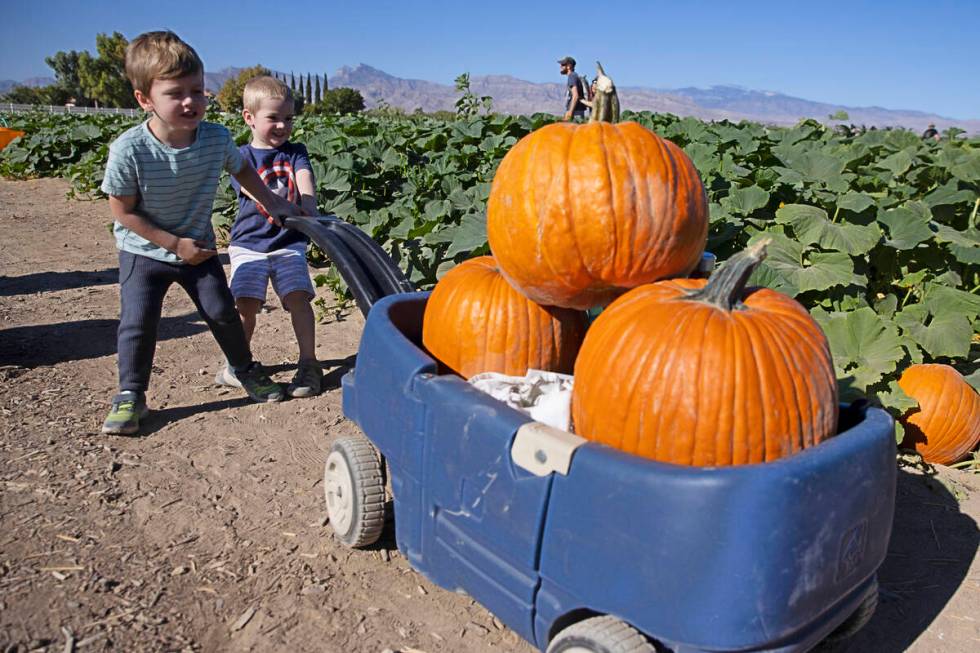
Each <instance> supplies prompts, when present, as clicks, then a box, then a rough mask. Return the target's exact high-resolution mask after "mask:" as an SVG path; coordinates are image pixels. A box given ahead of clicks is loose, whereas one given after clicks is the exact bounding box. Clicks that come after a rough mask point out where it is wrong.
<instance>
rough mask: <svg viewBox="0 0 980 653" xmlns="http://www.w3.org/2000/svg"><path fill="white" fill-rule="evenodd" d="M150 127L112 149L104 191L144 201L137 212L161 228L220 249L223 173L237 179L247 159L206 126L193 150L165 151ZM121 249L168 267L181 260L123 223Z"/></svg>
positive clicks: (117, 229)
mask: <svg viewBox="0 0 980 653" xmlns="http://www.w3.org/2000/svg"><path fill="white" fill-rule="evenodd" d="M148 124H149V121H147V122H144V123H142V124H140V125H137V126H136V127H132V128H131V129H127V130H126V131H125V132H123V133H122V134H121V135H120V136H119V138H117V139H116V140H115V141H113V143H112V144H111V145H110V146H109V161H108V163H107V164H106V170H105V177H104V178H103V180H102V190H103V192H105V193H106V194H108V195H115V196H130V195H139V201H138V202H137V204H136V210H137V211H139V212H141V213H142V214H143V215H144V216H145V217H146V218H147V219H148V220H150V221H151V222H153V224H155V225H156V226H158V227H160V228H161V229H164V230H166V231H169V232H170V233H172V234H174V235H176V236H180V237H181V238H193V239H194V240H200V241H204V242H205V243H207V244H208V245H209V246H210V247H214V246H215V237H214V228H213V227H212V226H211V209H212V207H213V205H214V196H215V193H216V192H217V190H218V179H219V178H220V176H221V170H222V169H224V170H227V171H228V172H229V173H230V174H237V173H238V172H239V171H240V170H241V168H242V161H243V160H242V155H241V153H239V151H238V148H237V147H236V146H235V141H233V140H232V138H231V134H229V133H228V130H227V129H225V128H224V127H222V126H221V125H216V124H213V123H209V122H202V123H201V124H200V125H198V127H197V135H196V138H195V139H194V142H193V143H191V144H190V145H189V146H187V147H182V148H175V147H170V146H169V145H164V144H163V143H161V142H160V141H159V140H157V138H156V137H155V136H154V135H153V134H152V133H151V132H150V128H149V126H148ZM113 232H114V233H115V236H116V247H118V248H119V249H121V250H123V251H126V252H132V253H133V254H139V255H141V256H148V257H150V258H154V259H157V260H160V261H166V262H168V263H179V262H180V259H179V258H177V255H176V254H174V253H172V252H169V251H167V250H166V249H164V248H162V247H159V246H157V245H154V244H153V243H151V242H150V241H148V240H146V239H145V238H143V237H142V236H139V235H137V234H135V233H133V232H132V231H130V230H129V229H126V228H125V227H123V226H122V225H121V224H119V223H118V222H116V223H115V226H114V228H113Z"/></svg>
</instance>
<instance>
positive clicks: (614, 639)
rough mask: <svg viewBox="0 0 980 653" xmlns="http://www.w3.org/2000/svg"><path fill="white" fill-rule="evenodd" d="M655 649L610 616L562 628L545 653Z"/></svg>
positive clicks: (633, 652) (616, 652)
mask: <svg viewBox="0 0 980 653" xmlns="http://www.w3.org/2000/svg"><path fill="white" fill-rule="evenodd" d="M656 650H657V649H656V648H655V647H654V645H653V644H652V643H651V642H650V640H648V639H647V638H646V637H644V636H643V635H642V634H641V633H640V632H639V631H637V630H636V629H635V628H633V627H632V626H630V625H629V624H628V623H625V622H624V621H621V620H619V619H617V618H616V617H614V616H612V615H603V616H601V617H592V618H590V619H584V620H582V621H579V622H578V623H576V624H572V625H571V626H569V627H568V628H565V629H564V630H562V631H561V632H559V633H558V634H557V635H555V637H554V639H552V640H551V642H550V643H549V644H548V651H547V653H656Z"/></svg>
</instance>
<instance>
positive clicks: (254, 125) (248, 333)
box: [215, 76, 323, 397]
mask: <svg viewBox="0 0 980 653" xmlns="http://www.w3.org/2000/svg"><path fill="white" fill-rule="evenodd" d="M242 104H243V106H244V110H243V111H242V116H243V117H244V118H245V123H246V124H247V125H248V127H249V129H251V130H252V140H251V142H250V143H249V144H248V145H243V146H242V147H241V148H240V151H241V154H242V157H243V158H244V159H245V160H246V161H248V162H249V163H251V164H252V166H253V167H254V168H255V169H256V170H257V171H258V173H259V177H261V178H262V181H264V182H265V184H266V186H267V187H269V188H270V189H271V190H272V191H273V192H274V193H276V194H277V195H279V196H280V197H282V198H284V199H285V200H286V201H288V202H291V203H294V204H298V205H300V206H301V207H302V208H303V212H304V213H306V214H307V215H310V216H313V215H316V213H317V210H316V190H315V186H314V180H313V169H312V167H311V166H310V159H309V155H308V154H307V152H306V148H305V147H304V146H303V145H302V144H300V143H292V142H290V140H289V136H290V134H291V133H292V131H293V116H294V114H295V110H294V103H293V96H292V93H291V92H290V90H289V87H288V86H286V85H285V84H284V83H283V82H281V81H279V80H278V79H276V78H274V77H269V76H262V77H256V78H254V79H251V80H249V82H248V83H247V84H246V85H245V90H244V92H243V94H242ZM232 186H233V187H234V189H235V191H236V192H237V193H238V218H237V219H236V220H235V223H234V224H233V225H232V228H231V243H230V245H229V247H228V257H229V259H230V260H231V294H232V295H234V297H235V305H236V306H237V307H238V313H239V315H240V316H241V318H242V324H243V325H244V326H245V337H246V338H247V339H248V340H249V341H251V339H252V334H253V333H254V332H255V318H256V315H258V312H259V310H261V308H262V304H263V303H264V302H265V297H266V290H267V288H268V285H269V282H270V281H271V282H272V288H273V290H274V291H275V293H276V295H278V296H279V300H280V301H281V302H282V305H283V307H284V308H285V309H286V310H287V311H289V317H290V320H291V321H292V325H293V332H294V333H295V334H296V342H297V345H298V346H299V364H298V366H297V370H296V374H295V376H294V377H293V379H292V381H291V382H290V384H289V386H288V387H287V388H286V394H288V395H289V396H290V397H310V396H313V395H317V394H320V391H321V390H322V384H323V371H322V369H321V368H320V364H319V363H318V362H317V358H316V341H315V331H314V323H315V319H314V316H313V308H312V307H311V306H310V302H311V301H312V299H313V298H314V297H315V296H316V295H315V293H314V290H313V283H312V282H311V281H310V273H309V269H308V268H307V264H306V247H307V244H308V239H307V237H306V236H305V235H304V234H302V233H300V232H299V231H295V230H293V229H284V228H282V227H280V226H279V225H278V224H277V223H276V222H275V221H274V220H273V219H272V217H271V216H270V215H269V214H268V212H266V210H265V209H264V208H263V207H262V206H261V205H260V204H257V203H256V202H255V200H254V198H253V196H252V194H251V193H250V192H249V189H248V188H243V187H242V185H241V184H239V183H237V182H236V180H234V179H233V180H232ZM215 382H217V383H219V384H222V385H232V386H237V385H238V379H237V378H236V377H235V374H234V372H233V371H232V370H231V369H229V368H228V367H225V368H223V369H221V370H220V371H219V372H218V375H217V376H216V377H215Z"/></svg>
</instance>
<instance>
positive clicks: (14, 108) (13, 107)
mask: <svg viewBox="0 0 980 653" xmlns="http://www.w3.org/2000/svg"><path fill="white" fill-rule="evenodd" d="M26 111H43V112H44V113H110V114H115V115H121V116H139V115H142V114H143V110H142V109H117V108H115V107H112V108H109V107H105V108H102V107H98V108H97V107H68V106H62V107H56V106H50V105H48V106H45V105H40V104H13V103H11V102H0V113H23V112H26Z"/></svg>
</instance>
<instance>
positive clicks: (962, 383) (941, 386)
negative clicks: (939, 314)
mask: <svg viewBox="0 0 980 653" xmlns="http://www.w3.org/2000/svg"><path fill="white" fill-rule="evenodd" d="M898 385H899V387H901V388H902V390H904V391H905V394H907V395H908V396H910V397H912V398H913V399H915V400H916V401H917V402H919V407H918V408H916V409H912V410H910V411H909V412H907V413H906V414H905V415H904V416H903V417H902V420H901V421H902V425H903V426H904V427H905V438H904V440H903V441H902V446H903V447H907V448H914V449H915V450H916V451H918V452H919V453H921V454H922V457H923V458H925V459H926V460H928V461H929V462H931V463H938V464H940V465H951V464H952V463H955V462H956V461H957V460H959V459H960V458H962V457H963V456H965V455H966V454H967V453H969V452H970V451H971V450H972V449H973V448H974V447H976V446H977V444H978V443H980V395H978V394H977V391H976V390H974V389H973V388H972V387H971V386H970V384H969V383H967V382H966V380H965V379H964V378H963V377H962V376H961V375H960V373H959V372H957V371H956V370H954V369H953V368H952V367H950V366H949V365H936V364H930V365H911V366H909V367H908V369H906V370H905V371H904V372H903V373H902V377H901V378H900V379H899V380H898Z"/></svg>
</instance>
